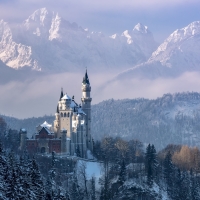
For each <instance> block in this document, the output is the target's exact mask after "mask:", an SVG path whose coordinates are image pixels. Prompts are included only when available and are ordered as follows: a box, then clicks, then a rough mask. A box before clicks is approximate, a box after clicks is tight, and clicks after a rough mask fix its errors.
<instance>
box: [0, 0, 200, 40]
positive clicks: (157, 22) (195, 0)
mask: <svg viewBox="0 0 200 200" xmlns="http://www.w3.org/2000/svg"><path fill="white" fill-rule="evenodd" d="M41 7H47V8H48V9H50V10H54V11H56V12H59V13H60V15H61V16H63V17H64V18H65V19H67V20H69V21H70V22H76V23H78V25H80V26H82V27H83V28H86V27H87V28H89V29H90V30H92V31H102V32H103V33H105V34H106V35H111V34H114V33H122V32H123V31H124V30H126V29H129V30H131V29H132V28H133V27H134V26H135V25H136V24H137V23H138V22H141V23H142V24H144V25H147V26H148V27H149V29H150V30H151V31H152V33H153V34H154V37H155V39H156V40H157V41H158V42H162V41H163V40H164V39H165V38H166V37H167V36H168V35H169V34H171V33H172V32H173V31H174V30H175V29H177V28H182V27H184V26H186V25H188V24H189V23H191V22H193V21H197V20H200V1H199V0H151V1H149V0H140V1H137V2H136V1H134V0H101V1H99V0H92V1H91V0H73V1H72V0H56V1H55V0H28V1H27V0H8V1H4V0H0V18H4V19H5V20H6V21H10V22H14V21H18V22H21V21H23V20H24V19H26V18H27V17H28V16H29V15H30V14H31V13H32V12H33V11H34V10H36V9H38V8H41Z"/></svg>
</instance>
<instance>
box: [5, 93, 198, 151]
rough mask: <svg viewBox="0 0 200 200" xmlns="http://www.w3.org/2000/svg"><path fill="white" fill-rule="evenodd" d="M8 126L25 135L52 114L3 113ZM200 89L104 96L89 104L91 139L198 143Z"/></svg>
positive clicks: (51, 117) (161, 143)
mask: <svg viewBox="0 0 200 200" xmlns="http://www.w3.org/2000/svg"><path fill="white" fill-rule="evenodd" d="M3 117H4V118H5V120H6V122H7V123H8V125H9V126H10V127H11V128H15V129H19V128H22V127H24V128H26V129H27V130H28V133H29V136H31V135H32V134H33V133H34V132H35V127H36V126H37V125H39V124H41V123H43V122H44V121H45V120H46V121H48V122H49V123H52V122H53V120H54V116H44V117H40V118H29V119H24V120H18V119H15V118H10V117H5V116H3ZM199 121H200V93H177V94H174V95H172V94H166V95H164V96H163V97H161V98H157V99H155V100H148V99H132V100H131V99H124V100H112V99H111V100H107V101H103V102H101V103H99V104H96V105H93V106H92V134H93V137H94V139H95V140H96V139H100V138H102V137H104V136H120V137H122V138H124V139H138V140H141V141H142V142H144V143H153V144H155V146H156V147H157V148H158V149H161V148H164V147H165V146H166V145H168V144H170V143H173V144H188V145H190V146H198V147H200V125H199Z"/></svg>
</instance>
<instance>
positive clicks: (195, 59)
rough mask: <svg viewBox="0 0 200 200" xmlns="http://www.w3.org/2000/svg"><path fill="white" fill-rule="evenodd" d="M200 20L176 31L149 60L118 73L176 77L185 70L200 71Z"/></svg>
mask: <svg viewBox="0 0 200 200" xmlns="http://www.w3.org/2000/svg"><path fill="white" fill-rule="evenodd" d="M199 54H200V21H196V22H192V23H191V24H189V25H188V26H186V27H184V28H182V29H178V30H176V31H174V32H173V33H172V34H171V35H170V36H169V37H168V38H167V39H166V40H165V41H164V42H163V43H162V44H161V45H160V46H159V47H158V48H157V50H156V51H155V52H153V54H152V56H151V57H150V58H149V60H148V61H147V62H144V63H142V64H139V65H136V66H135V67H134V68H131V69H129V70H127V71H125V72H122V73H121V74H119V75H118V77H117V79H123V78H127V77H129V78H130V77H133V76H134V77H147V78H157V77H175V76H178V75H180V74H182V73H184V72H188V71H189V72H191V71H200V57H199Z"/></svg>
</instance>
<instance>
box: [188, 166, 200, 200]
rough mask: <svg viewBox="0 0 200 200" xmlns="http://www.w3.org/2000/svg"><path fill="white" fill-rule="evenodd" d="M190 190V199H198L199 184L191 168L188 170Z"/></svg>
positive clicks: (199, 196)
mask: <svg viewBox="0 0 200 200" xmlns="http://www.w3.org/2000/svg"><path fill="white" fill-rule="evenodd" d="M190 191H191V199H193V200H198V199H200V185H199V182H198V180H197V177H195V176H194V173H193V171H192V170H190Z"/></svg>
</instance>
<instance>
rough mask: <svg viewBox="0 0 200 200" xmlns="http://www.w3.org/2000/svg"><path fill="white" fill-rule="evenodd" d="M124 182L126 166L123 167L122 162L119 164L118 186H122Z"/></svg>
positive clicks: (123, 163)
mask: <svg viewBox="0 0 200 200" xmlns="http://www.w3.org/2000/svg"><path fill="white" fill-rule="evenodd" d="M125 180H126V165H125V162H124V160H123V161H122V163H121V167H120V173H119V179H118V182H119V183H120V185H123V184H124V182H125Z"/></svg>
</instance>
